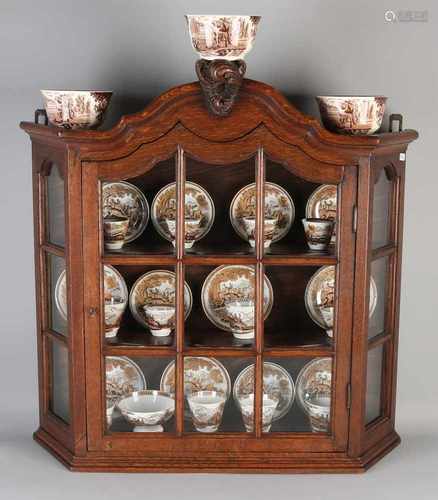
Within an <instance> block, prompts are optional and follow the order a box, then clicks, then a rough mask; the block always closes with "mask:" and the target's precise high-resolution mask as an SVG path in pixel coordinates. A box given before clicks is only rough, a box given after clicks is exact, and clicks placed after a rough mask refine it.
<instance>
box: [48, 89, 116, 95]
mask: <svg viewBox="0 0 438 500" xmlns="http://www.w3.org/2000/svg"><path fill="white" fill-rule="evenodd" d="M40 92H41V93H42V94H44V92H57V93H58V94H62V93H63V94H67V93H70V92H86V93H88V94H91V93H99V94H113V93H114V91H113V90H93V89H77V90H75V89H60V90H57V89H40Z"/></svg>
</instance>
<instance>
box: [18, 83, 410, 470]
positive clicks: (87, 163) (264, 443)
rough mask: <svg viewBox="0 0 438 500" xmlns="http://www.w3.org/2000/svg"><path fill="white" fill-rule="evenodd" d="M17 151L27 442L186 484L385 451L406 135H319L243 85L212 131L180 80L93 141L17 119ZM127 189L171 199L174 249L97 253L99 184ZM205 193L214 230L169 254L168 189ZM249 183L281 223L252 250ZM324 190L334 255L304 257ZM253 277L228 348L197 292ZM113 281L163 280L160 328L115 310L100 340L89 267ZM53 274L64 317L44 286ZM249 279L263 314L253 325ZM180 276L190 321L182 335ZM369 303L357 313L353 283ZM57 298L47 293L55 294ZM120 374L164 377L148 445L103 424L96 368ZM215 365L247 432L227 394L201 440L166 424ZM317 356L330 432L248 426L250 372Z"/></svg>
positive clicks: (148, 234) (285, 107)
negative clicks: (163, 417)
mask: <svg viewBox="0 0 438 500" xmlns="http://www.w3.org/2000/svg"><path fill="white" fill-rule="evenodd" d="M21 127H22V128H23V129H24V130H25V131H26V132H27V133H28V134H29V135H30V137H31V140H32V163H33V187H34V215H35V262H36V297H37V338H38V359H39V397H40V426H39V428H38V430H37V431H36V432H35V435H34V436H35V439H36V440H37V442H38V443H40V444H41V445H42V446H44V447H45V448H47V449H48V450H49V451H50V452H51V453H52V454H53V455H54V456H55V457H57V458H58V459H59V460H60V461H62V463H64V464H65V465H66V466H67V467H69V468H70V469H72V470H77V471H137V472H146V471H180V472H182V471H187V472H195V471H202V472H225V471H229V472H239V471H242V472H277V473H278V472H360V471H364V470H366V469H367V468H368V467H370V466H371V465H372V464H374V463H375V462H376V461H377V460H379V459H380V458H382V457H383V456H384V455H385V454H386V453H388V452H389V451H390V450H391V449H393V448H394V447H395V446H396V445H397V444H398V443H399V441H400V438H399V436H398V435H397V433H396V431H395V430H394V414H395V394H396V390H395V388H396V365H397V344H398V318H399V298H400V271H401V250H402V225H403V192H404V172H405V154H406V148H407V146H408V144H409V143H410V142H411V141H413V140H414V139H416V138H417V133H416V132H415V131H412V130H405V131H400V132H397V133H382V134H378V135H371V136H360V137H359V136H342V135H335V134H332V133H330V132H328V131H326V130H324V129H323V128H322V127H321V126H320V125H319V123H318V121H317V120H315V119H313V118H310V117H307V116H305V115H303V114H301V113H300V112H299V111H297V110H296V109H295V108H294V107H293V106H292V105H291V104H290V103H289V102H288V101H287V100H286V99H285V98H284V97H282V96H281V95H280V94H279V93H278V92H277V91H275V90H274V89H273V88H271V87H269V86H267V85H265V84H262V83H259V82H255V81H251V80H244V83H243V86H242V88H241V91H240V95H239V99H238V101H237V102H236V104H235V107H234V109H233V111H232V113H231V114H230V115H229V116H227V117H215V116H212V115H210V114H209V113H208V111H207V109H206V108H205V105H204V101H203V96H202V93H201V89H200V86H199V84H198V83H192V84H187V85H183V86H180V87H177V88H174V89H172V90H170V91H168V92H166V93H164V94H163V95H161V96H160V97H158V98H157V99H155V100H154V101H153V102H152V103H151V104H150V105H149V106H148V107H147V108H146V109H145V110H144V111H142V112H140V113H137V114H134V115H131V116H125V117H123V118H122V119H121V120H120V122H119V123H118V124H117V126H115V127H114V128H113V129H111V130H108V131H69V130H63V129H60V128H55V127H50V126H45V125H39V124H34V123H29V122H23V123H21ZM120 180H127V181H129V182H131V183H133V184H135V185H136V186H137V187H138V188H139V189H141V190H142V191H143V193H144V194H145V195H146V198H147V199H148V202H149V204H151V202H152V199H153V197H154V195H155V194H156V193H157V191H158V190H159V189H160V188H162V187H163V186H164V185H166V184H168V183H170V182H176V185H177V242H176V248H174V247H173V246H172V245H171V244H170V243H169V242H167V241H166V240H164V239H162V238H160V236H159V235H158V234H157V233H156V232H155V230H154V228H153V226H152V224H151V222H150V221H149V224H148V226H147V228H146V230H145V231H144V233H143V234H142V236H141V237H140V238H139V239H138V240H136V241H135V242H133V243H132V244H127V245H126V246H125V247H124V248H123V249H122V250H121V251H117V252H109V251H106V250H104V246H103V236H102V218H101V188H102V183H103V182H107V181H120ZM186 180H187V181H193V182H196V183H198V184H200V185H201V186H203V187H204V188H205V189H206V190H207V191H208V192H209V193H210V195H211V197H212V199H213V201H214V204H215V207H216V218H215V222H214V225H213V227H212V229H211V231H210V232H209V233H208V235H207V236H206V237H205V238H204V239H203V240H201V241H199V242H198V243H197V244H195V246H194V247H193V248H192V249H190V250H185V249H184V234H183V232H184V225H183V223H182V220H183V213H184V212H183V210H184V203H183V201H182V200H183V197H182V194H183V193H184V183H185V182H186ZM251 182H255V183H256V196H257V200H256V205H257V222H256V246H255V249H253V250H252V249H251V248H250V246H249V245H248V244H247V243H245V242H244V241H243V240H241V239H240V238H239V237H238V236H237V235H236V233H235V232H234V231H233V228H232V226H231V224H230V220H229V215H228V212H229V206H230V202H231V200H232V198H233V196H234V194H235V193H236V192H237V191H238V190H239V189H240V188H242V187H243V186H245V185H247V184H249V183H251ZM266 182H274V183H277V184H279V185H281V186H282V187H283V188H284V189H286V190H287V191H288V193H289V194H290V195H291V197H292V198H293V200H294V204H295V211H296V216H295V221H294V224H293V226H292V228H291V230H290V231H289V233H288V234H287V236H286V237H285V238H284V239H283V240H281V241H279V242H278V243H273V244H272V245H271V248H270V250H268V251H267V250H265V249H264V248H263V240H262V237H263V236H262V232H263V227H264V224H263V220H262V219H263V217H264V210H263V208H262V207H263V205H262V203H261V201H260V200H263V193H264V187H265V183H266ZM323 184H332V185H336V186H337V212H336V214H337V215H336V244H335V246H334V247H333V248H332V249H331V250H329V251H327V252H311V251H308V249H307V247H306V244H305V239H304V233H303V230H302V226H301V219H302V218H303V217H305V209H306V203H307V200H308V198H309V196H310V194H311V193H312V192H313V191H314V190H315V189H316V188H317V187H318V186H321V185H323ZM235 263H238V264H247V265H250V266H253V267H254V269H255V276H256V282H255V283H256V313H255V314H256V318H255V324H256V329H255V340H254V341H253V342H247V343H239V342H236V341H235V339H233V337H232V335H231V334H229V333H226V332H222V331H221V330H219V329H218V328H217V327H215V326H214V325H213V324H212V323H211V322H210V321H209V320H208V319H207V317H206V315H205V314H204V311H203V309H202V305H201V298H200V290H201V287H202V284H203V281H204V280H205V277H206V276H207V275H208V273H209V272H210V271H211V270H212V269H214V268H215V267H217V266H220V265H223V264H235ZM105 264H106V265H108V264H109V265H111V266H113V267H115V268H116V269H117V270H118V271H119V272H120V273H121V275H122V276H123V277H124V279H125V281H126V283H127V285H128V288H130V287H131V286H132V284H133V282H134V281H135V280H136V279H137V277H138V276H140V275H141V274H143V273H144V272H146V271H148V270H151V269H170V270H173V271H175V272H176V318H177V319H176V321H177V324H176V331H175V332H173V333H172V335H171V336H170V337H169V338H167V339H164V340H162V341H161V342H159V341H157V340H156V338H154V337H152V336H151V335H150V333H149V331H147V330H146V329H144V328H142V327H141V326H140V325H139V324H138V323H136V322H135V321H134V319H133V318H132V316H131V313H130V311H129V308H128V309H127V310H126V311H125V313H124V317H123V320H122V324H121V327H120V331H119V333H118V336H117V337H116V338H115V339H111V340H107V339H105V335H104V318H103V314H102V312H103V310H104V302H103V301H104V298H103V285H102V270H103V266H104V265H105ZM326 265H331V266H335V269H336V271H335V276H336V279H335V290H334V303H335V324H334V335H333V342H330V341H329V339H328V337H327V335H326V333H325V331H324V330H323V329H322V328H321V327H319V326H318V325H316V324H315V323H314V322H313V321H311V320H310V319H309V315H308V314H307V311H306V307H305V302H304V294H305V290H306V286H307V283H308V281H309V279H310V277H311V276H312V275H313V274H314V273H315V271H317V270H318V269H319V268H321V267H322V266H326ZM62 273H65V276H66V281H65V283H66V288H65V291H64V293H65V294H66V301H67V311H65V315H64V316H63V315H62V314H60V312H59V307H57V304H56V297H57V295H56V294H55V287H56V284H57V283H58V280H59V276H60V275H61V274H62ZM263 273H265V274H266V275H267V276H268V278H269V280H270V281H271V284H272V287H273V293H274V305H273V308H272V311H271V313H270V315H269V317H268V318H267V319H266V321H264V318H263V311H262V307H261V304H262V293H263V285H262V283H263V281H262V280H263ZM184 280H186V281H187V283H188V284H189V286H190V287H191V289H192V293H193V309H192V312H191V314H190V316H189V317H188V319H187V321H186V322H184V310H183V304H182V300H181V298H182V291H183V283H184ZM371 280H373V283H374V284H373V286H375V289H376V290H377V302H376V304H375V310H374V312H373V314H372V315H371V317H370V315H369V300H370V281H371ZM57 293H58V292H57ZM107 356H127V357H129V358H131V359H133V360H135V361H136V362H137V364H138V366H140V368H141V370H142V371H143V373H144V374H145V376H146V379H147V381H148V388H152V389H158V386H159V383H160V382H159V381H160V376H161V373H162V372H163V370H164V368H165V367H166V366H167V365H168V363H169V362H171V361H174V362H175V363H176V370H175V371H176V383H175V386H176V395H175V398H176V407H175V415H174V417H173V419H172V420H171V421H169V423H168V424H166V426H165V432H162V433H134V432H130V431H131V428H130V427H129V426H128V425H127V424H126V423H125V422H124V421H123V420H122V419H121V418H115V419H114V421H113V424H112V426H111V427H109V428H107V425H106V406H105V358H106V357H107ZM186 356H204V357H208V358H210V357H214V358H216V359H217V360H220V362H221V363H222V365H223V366H225V367H226V369H227V371H228V373H229V374H230V378H231V383H232V384H234V382H235V379H236V377H237V375H238V374H239V373H240V372H241V370H242V369H243V368H245V367H247V366H249V365H250V364H255V384H254V391H255V425H254V430H253V432H245V428H244V427H243V424H242V419H241V416H240V413H239V411H238V409H237V407H236V405H235V403H234V401H233V398H232V397H230V399H229V400H228V402H227V404H226V407H225V413H224V419H223V422H222V426H221V428H220V429H219V431H218V432H216V433H214V434H209V435H208V434H203V433H199V432H195V430H194V428H193V427H192V426H191V424H190V422H189V421H188V420H186V419H185V418H184V411H185V409H184V404H185V402H184V395H183V392H184V358H185V357H186ZM316 358H330V359H331V360H332V393H331V409H330V426H329V429H328V431H326V432H312V428H311V426H310V424H309V420H308V418H307V417H306V415H305V414H304V413H303V412H302V410H301V408H300V407H299V405H298V403H297V401H296V400H295V402H294V403H293V405H292V406H291V408H290V409H289V411H288V412H287V414H286V415H285V416H284V417H283V418H282V419H281V420H278V421H277V422H274V423H273V425H272V428H271V431H270V432H263V429H262V393H263V384H262V380H263V379H262V376H263V366H264V365H263V363H264V362H275V363H277V364H279V365H280V366H282V367H283V368H284V369H285V370H286V371H287V372H288V373H289V374H290V376H291V377H292V379H293V380H294V382H296V379H297V375H298V372H299V371H300V369H301V368H302V367H303V366H304V365H305V364H306V363H307V362H308V361H310V360H312V359H316Z"/></svg>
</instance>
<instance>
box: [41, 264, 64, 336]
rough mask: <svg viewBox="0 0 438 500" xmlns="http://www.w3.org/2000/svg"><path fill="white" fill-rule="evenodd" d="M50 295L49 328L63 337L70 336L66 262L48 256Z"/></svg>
mask: <svg viewBox="0 0 438 500" xmlns="http://www.w3.org/2000/svg"><path fill="white" fill-rule="evenodd" d="M46 262H47V264H46V265H47V279H48V293H49V312H50V314H49V318H48V320H49V324H48V327H49V328H50V329H51V330H53V331H55V332H57V333H60V334H61V335H68V288H67V273H66V269H65V260H64V258H63V257H58V256H57V255H53V254H46Z"/></svg>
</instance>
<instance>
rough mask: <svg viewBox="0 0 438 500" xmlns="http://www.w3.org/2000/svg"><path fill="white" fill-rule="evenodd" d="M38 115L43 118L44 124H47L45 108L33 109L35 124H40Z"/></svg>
mask: <svg viewBox="0 0 438 500" xmlns="http://www.w3.org/2000/svg"><path fill="white" fill-rule="evenodd" d="M40 117H43V118H44V125H48V124H49V118H48V117H47V112H46V110H45V109H36V110H35V118H34V120H35V123H36V124H37V125H41V123H40Z"/></svg>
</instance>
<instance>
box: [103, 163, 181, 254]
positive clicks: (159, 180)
mask: <svg viewBox="0 0 438 500" xmlns="http://www.w3.org/2000/svg"><path fill="white" fill-rule="evenodd" d="M175 180H176V167H175V157H174V156H172V157H171V158H168V159H167V160H164V161H161V162H159V163H157V164H156V165H154V166H153V167H152V168H151V169H150V170H149V171H147V172H146V173H144V174H142V175H138V176H136V177H133V178H128V179H123V180H117V181H115V180H111V181H110V180H108V181H106V180H104V181H103V182H102V186H101V192H102V204H101V207H102V214H101V216H102V232H103V234H102V241H103V246H104V252H105V254H107V255H109V256H110V255H114V254H116V255H132V254H139V253H140V254H144V253H147V254H163V255H165V254H174V253H175V230H176V217H177V213H176V212H177V210H176V187H175V186H176V184H175V182H176V181H175Z"/></svg>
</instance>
